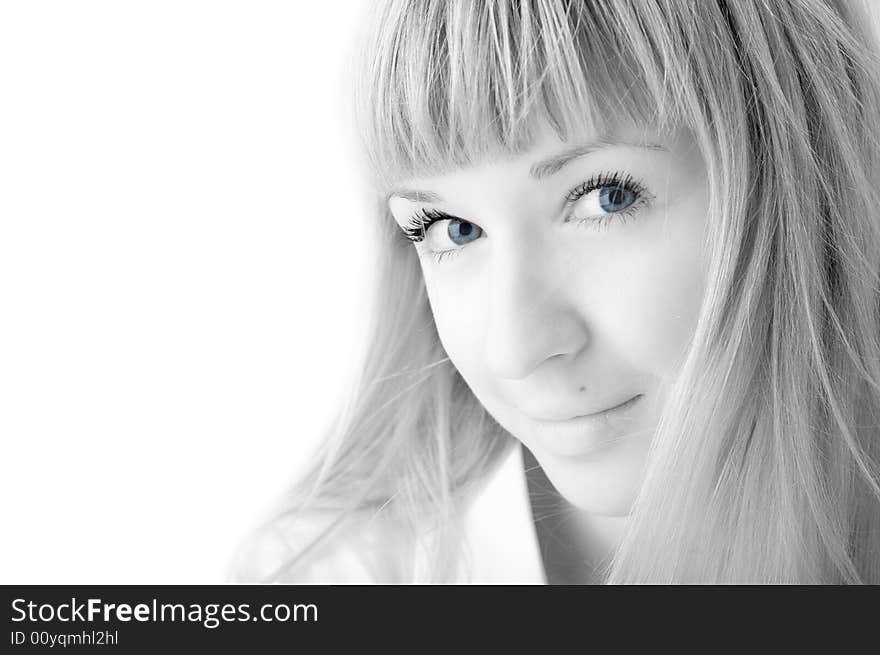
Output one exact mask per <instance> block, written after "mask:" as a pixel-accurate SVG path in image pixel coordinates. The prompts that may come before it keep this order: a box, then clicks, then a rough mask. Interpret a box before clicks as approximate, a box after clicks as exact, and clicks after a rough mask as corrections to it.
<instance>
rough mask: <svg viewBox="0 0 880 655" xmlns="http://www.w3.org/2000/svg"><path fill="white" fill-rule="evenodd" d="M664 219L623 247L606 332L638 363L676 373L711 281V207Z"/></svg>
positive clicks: (610, 290)
mask: <svg viewBox="0 0 880 655" xmlns="http://www.w3.org/2000/svg"><path fill="white" fill-rule="evenodd" d="M659 219H660V220H658V221H657V222H656V224H654V225H651V226H650V229H646V230H645V231H644V233H642V235H641V236H642V237H643V238H639V239H638V244H629V245H628V246H627V248H626V249H625V250H624V249H622V248H621V249H618V250H617V251H616V252H617V256H616V257H614V258H613V263H609V269H608V270H611V267H612V266H613V270H614V271H615V272H616V275H615V278H614V280H613V282H612V281H609V283H608V284H607V285H606V286H605V290H606V291H605V293H604V294H603V295H604V296H605V297H604V299H602V300H601V301H600V302H601V304H602V306H603V307H605V308H606V311H604V312H603V316H604V320H607V321H608V325H607V326H606V327H607V330H606V331H605V334H606V335H610V338H612V339H614V341H615V342H616V346H617V347H616V350H617V351H618V352H619V353H621V354H622V355H623V356H624V357H625V358H627V359H629V360H630V363H631V364H632V365H633V367H634V368H636V369H640V370H643V371H646V372H651V373H653V374H654V375H657V376H658V377H664V376H667V375H670V374H674V372H675V370H676V369H677V368H678V366H679V364H680V362H681V358H682V357H683V356H684V354H685V352H686V351H687V347H688V345H689V344H690V342H691V339H692V337H693V334H694V330H695V328H696V323H697V318H698V316H699V311H700V306H701V303H702V297H703V291H704V288H705V284H706V276H707V262H706V259H705V253H706V248H705V246H704V238H705V226H706V213H705V208H704V207H703V205H702V203H693V204H692V205H690V206H686V207H684V208H682V211H680V212H678V213H677V215H676V217H675V219H674V220H672V219H670V220H666V221H664V220H663V217H662V216H661V217H659Z"/></svg>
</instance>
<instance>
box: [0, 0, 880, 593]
mask: <svg viewBox="0 0 880 655" xmlns="http://www.w3.org/2000/svg"><path fill="white" fill-rule="evenodd" d="M876 4H877V5H880V2H878V3H876ZM360 14H361V3H360V2H357V1H356V0H355V1H349V2H341V1H339V0H334V1H333V2H305V1H303V2H299V1H293V0H286V1H280V2H269V1H265V0H261V1H256V0H251V1H247V2H245V1H244V0H239V1H236V2H231V1H222V0H211V1H210V2H194V1H191V0H170V1H169V0H149V1H146V0H144V1H138V2H135V1H122V0H106V1H103V2H97V1H92V0H77V1H75V2H74V1H71V0H65V1H54V2H50V1H45V0H44V1H36V0H20V1H9V0H7V1H3V2H2V3H0V443H2V456H0V485H2V486H0V494H2V501H0V502H2V509H0V525H2V528H0V536H2V539H0V583H86V582H89V583H162V582H165V583H210V582H218V581H222V580H223V577H224V575H225V572H226V567H227V564H228V561H229V557H230V555H231V553H232V551H233V549H234V547H235V545H236V543H237V542H238V540H239V539H240V538H241V536H242V535H243V534H244V533H245V532H246V531H247V530H248V529H249V528H250V527H251V525H252V523H253V522H254V521H255V520H256V519H257V517H258V516H259V515H260V513H261V512H262V511H264V510H265V509H266V508H267V507H268V504H269V502H270V501H271V500H272V499H273V498H274V497H275V495H276V494H277V493H279V492H280V491H281V490H282V488H283V487H284V486H285V485H286V484H287V482H289V481H290V480H292V479H293V478H294V476H295V474H296V473H297V472H298V471H300V470H301V469H302V466H303V465H304V463H305V461H306V457H307V455H308V454H309V453H310V452H311V450H312V448H313V447H314V445H315V444H316V442H317V440H318V438H319V437H320V434H321V431H322V429H323V428H324V426H325V424H326V422H327V420H328V419H329V417H330V416H331V413H332V408H333V407H334V406H335V404H336V398H337V395H338V393H339V388H340V382H339V381H340V377H341V375H342V374H343V372H344V371H345V370H346V369H345V360H346V358H347V356H348V348H349V346H350V344H351V341H352V338H353V335H354V334H355V332H356V330H357V329H358V327H359V321H358V303H357V299H358V297H359V293H358V292H359V286H358V284H359V280H360V279H361V275H360V271H361V270H362V266H363V261H364V258H363V254H364V253H363V249H362V247H361V246H362V236H363V232H362V230H363V229H364V226H363V220H362V219H363V218H364V217H365V211H364V209H363V208H362V206H361V203H360V202H359V201H358V198H359V195H358V192H357V189H358V176H357V174H356V172H355V171H354V170H353V166H352V163H351V161H352V157H351V156H350V145H349V144H350V142H351V139H350V136H349V135H348V134H346V129H348V126H349V125H350V121H349V120H348V117H347V115H346V114H345V113H344V111H343V109H344V107H345V103H344V100H343V97H344V96H343V95H342V93H341V90H342V87H343V80H344V79H345V78H344V76H343V73H344V71H343V62H345V61H348V59H347V58H348V55H349V45H350V43H351V37H352V34H353V30H354V28H355V27H356V24H357V20H358V18H359V16H360ZM878 15H880V14H878Z"/></svg>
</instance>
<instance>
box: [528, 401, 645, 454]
mask: <svg viewBox="0 0 880 655" xmlns="http://www.w3.org/2000/svg"><path fill="white" fill-rule="evenodd" d="M642 398H643V394H639V395H637V396H633V397H632V398H630V399H628V400H626V401H624V402H622V403H620V404H618V405H614V406H613V407H609V408H608V409H605V410H602V411H600V412H594V413H592V414H585V415H582V416H575V417H572V418H570V419H566V420H540V419H533V423H532V425H533V430H534V438H536V439H537V443H538V444H540V446H541V447H542V448H544V449H546V450H547V451H548V452H551V453H553V454H555V455H556V456H561V457H566V458H572V457H573V458H584V457H587V458H592V457H598V456H600V453H602V452H604V451H606V450H607V449H608V448H609V447H612V446H613V445H614V444H617V443H620V442H621V441H622V440H627V438H628V437H630V436H633V435H634V434H636V433H638V432H641V431H642V430H639V429H638V428H637V426H638V424H637V423H634V422H633V421H634V419H635V416H634V415H633V413H634V411H635V409H637V408H638V407H639V405H640V402H639V401H640V400H641V399H642ZM634 428H635V430H634Z"/></svg>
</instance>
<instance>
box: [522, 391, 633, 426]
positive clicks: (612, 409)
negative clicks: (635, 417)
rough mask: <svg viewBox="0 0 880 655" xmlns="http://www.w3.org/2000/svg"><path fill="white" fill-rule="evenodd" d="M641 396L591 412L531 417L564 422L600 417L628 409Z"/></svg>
mask: <svg viewBox="0 0 880 655" xmlns="http://www.w3.org/2000/svg"><path fill="white" fill-rule="evenodd" d="M641 397H642V394H638V395H636V396H633V397H632V398H630V399H629V400H624V401H623V402H622V403H618V404H617V405H614V406H612V407H609V408H607V409H602V410H599V411H598V412H592V413H590V414H577V415H575V416H568V417H566V418H542V417H538V416H534V417H532V418H533V419H534V420H535V421H540V422H542V423H566V422H568V421H575V420H579V419H589V418H601V417H603V416H606V415H611V414H612V413H616V412H618V411H623V410H625V409H628V408H629V407H631V406H632V405H634V404H635V403H636V401H638V400H639V399H640V398H641Z"/></svg>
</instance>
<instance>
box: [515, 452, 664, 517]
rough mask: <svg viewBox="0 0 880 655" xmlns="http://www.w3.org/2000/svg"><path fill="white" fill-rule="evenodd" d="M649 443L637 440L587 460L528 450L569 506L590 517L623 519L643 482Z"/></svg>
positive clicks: (629, 510)
mask: <svg viewBox="0 0 880 655" xmlns="http://www.w3.org/2000/svg"><path fill="white" fill-rule="evenodd" d="M649 443H650V442H649V441H648V440H647V439H646V440H638V441H635V442H633V443H630V444H628V445H627V447H626V448H615V449H612V450H610V451H608V452H605V453H601V454H597V455H596V456H592V457H590V458H589V459H587V458H572V457H560V456H556V455H553V454H550V453H547V452H542V451H541V449H540V448H532V447H529V448H530V450H531V451H532V452H533V454H534V456H535V459H537V460H538V463H539V464H540V465H541V468H542V469H544V473H545V474H546V475H547V478H548V479H549V480H550V482H551V483H552V484H553V486H554V487H555V488H556V490H557V491H558V492H559V494H560V495H561V496H562V497H563V498H565V500H566V501H568V502H569V503H570V504H571V505H573V506H574V507H576V508H577V509H580V510H582V511H584V512H588V513H590V514H596V515H601V516H626V515H628V514H629V513H630V512H631V510H632V506H633V503H634V502H635V499H636V497H637V496H638V493H639V490H640V489H641V486H642V482H643V480H644V468H645V461H646V455H647V451H648V446H649Z"/></svg>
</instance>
